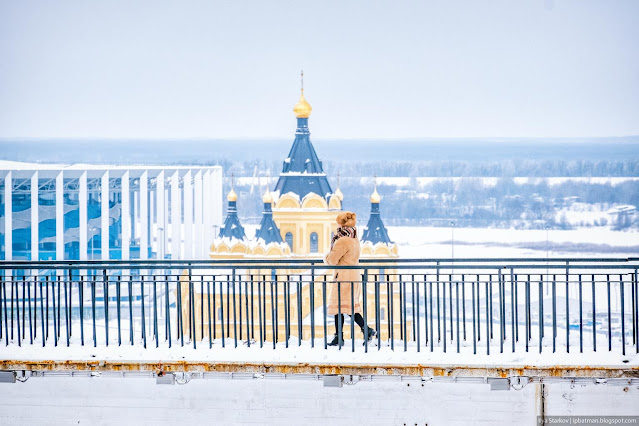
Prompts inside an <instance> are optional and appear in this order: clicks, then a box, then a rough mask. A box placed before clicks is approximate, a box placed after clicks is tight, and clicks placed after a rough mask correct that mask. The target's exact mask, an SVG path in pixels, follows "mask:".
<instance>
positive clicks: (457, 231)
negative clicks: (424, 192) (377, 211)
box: [388, 226, 639, 258]
mask: <svg viewBox="0 0 639 426" xmlns="http://www.w3.org/2000/svg"><path fill="white" fill-rule="evenodd" d="M388 235H389V237H390V238H391V239H392V240H393V241H395V242H396V243H397V244H398V245H399V255H400V257H408V258H437V257H460V258H461V257H484V258H488V257H536V258H545V257H546V256H548V257H580V258H583V257H604V258H605V257H636V256H638V255H639V232H638V231H636V230H631V231H614V230H611V229H610V228H606V227H597V228H581V229H572V230H548V231H546V230H520V229H501V228H441V227H412V226H389V227H388ZM546 238H547V239H546Z"/></svg>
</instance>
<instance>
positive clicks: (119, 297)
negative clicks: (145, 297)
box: [115, 275, 132, 346]
mask: <svg viewBox="0 0 639 426" xmlns="http://www.w3.org/2000/svg"><path fill="white" fill-rule="evenodd" d="M131 279H132V278H131V277H129V281H131ZM121 287H122V278H121V276H120V275H118V277H117V281H116V282H115V307H116V314H117V316H118V346H122V288H121ZM131 296H132V295H131V290H129V299H130V298H131ZM129 324H131V321H129ZM130 328H131V326H130V325H129V329H130Z"/></svg>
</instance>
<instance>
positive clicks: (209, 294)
mask: <svg viewBox="0 0 639 426" xmlns="http://www.w3.org/2000/svg"><path fill="white" fill-rule="evenodd" d="M213 279H215V277H213ZM213 291H215V281H213ZM214 297H215V296H214ZM206 299H207V306H208V309H207V312H208V314H209V349H211V348H212V347H213V333H212V332H211V281H210V280H206ZM213 312H215V299H213Z"/></svg>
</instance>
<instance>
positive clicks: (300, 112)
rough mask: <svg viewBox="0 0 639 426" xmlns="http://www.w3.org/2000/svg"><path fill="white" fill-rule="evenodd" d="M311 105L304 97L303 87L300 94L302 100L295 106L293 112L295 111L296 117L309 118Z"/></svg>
mask: <svg viewBox="0 0 639 426" xmlns="http://www.w3.org/2000/svg"><path fill="white" fill-rule="evenodd" d="M312 109H313V108H311V105H310V104H309V103H308V102H306V99H304V89H302V94H301V95H300V100H299V101H298V102H297V104H295V106H294V107H293V112H295V117H297V118H308V117H309V116H310V115H311V110H312Z"/></svg>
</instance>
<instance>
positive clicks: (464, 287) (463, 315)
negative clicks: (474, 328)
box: [458, 273, 466, 342]
mask: <svg viewBox="0 0 639 426" xmlns="http://www.w3.org/2000/svg"><path fill="white" fill-rule="evenodd" d="M461 279H462V281H461V294H462V297H461V300H462V331H463V336H464V342H465V341H466V283H465V281H464V274H463V273H462V274H461ZM458 284H459V283H458Z"/></svg>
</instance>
